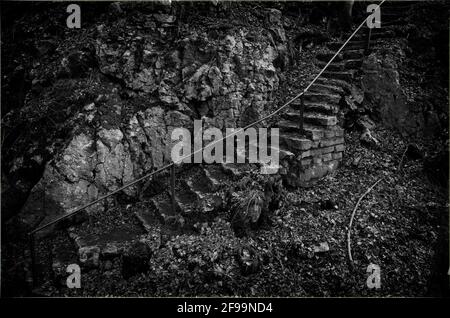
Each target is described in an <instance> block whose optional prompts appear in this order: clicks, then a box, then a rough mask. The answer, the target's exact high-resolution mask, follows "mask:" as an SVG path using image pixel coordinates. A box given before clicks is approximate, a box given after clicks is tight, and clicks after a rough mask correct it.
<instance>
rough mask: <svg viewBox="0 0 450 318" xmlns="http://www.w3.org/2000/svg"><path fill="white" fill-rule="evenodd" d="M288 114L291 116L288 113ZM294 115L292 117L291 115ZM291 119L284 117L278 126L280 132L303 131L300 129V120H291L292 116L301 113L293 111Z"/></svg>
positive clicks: (293, 116)
mask: <svg viewBox="0 0 450 318" xmlns="http://www.w3.org/2000/svg"><path fill="white" fill-rule="evenodd" d="M286 116H289V115H287V114H286ZM290 116H292V117H290ZM290 116H289V119H282V120H280V122H279V123H278V127H279V128H280V133H281V134H283V133H285V132H297V133H299V132H301V131H300V126H299V125H300V122H299V121H298V120H291V118H296V117H295V116H299V114H298V113H297V112H296V113H292V114H290Z"/></svg>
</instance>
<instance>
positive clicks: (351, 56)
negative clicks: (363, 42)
mask: <svg viewBox="0 0 450 318" xmlns="http://www.w3.org/2000/svg"><path fill="white" fill-rule="evenodd" d="M344 58H345V59H348V60H355V59H362V58H364V50H348V51H345V52H344Z"/></svg>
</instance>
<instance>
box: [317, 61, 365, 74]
mask: <svg viewBox="0 0 450 318" xmlns="http://www.w3.org/2000/svg"><path fill="white" fill-rule="evenodd" d="M326 64H327V63H325V62H322V61H319V62H318V63H317V66H319V67H320V68H323V67H325V65H326ZM361 65H362V59H348V60H344V61H342V62H339V63H331V64H330V65H328V67H327V69H326V70H327V71H331V72H339V71H345V70H349V69H354V68H359V67H361Z"/></svg>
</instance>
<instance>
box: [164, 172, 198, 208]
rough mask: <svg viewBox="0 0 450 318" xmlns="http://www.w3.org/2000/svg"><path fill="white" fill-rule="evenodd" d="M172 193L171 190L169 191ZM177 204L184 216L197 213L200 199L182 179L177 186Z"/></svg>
mask: <svg viewBox="0 0 450 318" xmlns="http://www.w3.org/2000/svg"><path fill="white" fill-rule="evenodd" d="M168 190H169V191H170V189H168ZM175 199H176V203H177V204H178V206H179V207H180V209H181V214H182V215H189V214H192V213H194V212H195V210H196V208H197V204H198V197H197V195H196V193H195V192H194V191H192V190H191V189H190V188H189V186H188V185H187V184H186V182H185V181H184V179H181V180H180V181H179V182H178V183H177V184H176V186H175Z"/></svg>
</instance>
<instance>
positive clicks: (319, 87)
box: [309, 82, 344, 95]
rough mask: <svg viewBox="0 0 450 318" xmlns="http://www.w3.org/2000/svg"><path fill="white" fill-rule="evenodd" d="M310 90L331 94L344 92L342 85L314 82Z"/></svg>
mask: <svg viewBox="0 0 450 318" xmlns="http://www.w3.org/2000/svg"><path fill="white" fill-rule="evenodd" d="M309 91H310V92H316V93H331V94H337V95H342V94H344V90H343V89H342V87H339V86H335V85H325V84H319V83H317V82H316V83H314V84H313V85H312V86H311V87H310V88H309Z"/></svg>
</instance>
